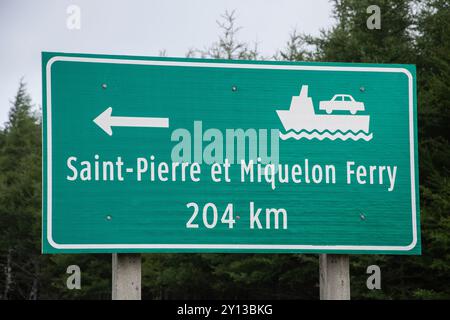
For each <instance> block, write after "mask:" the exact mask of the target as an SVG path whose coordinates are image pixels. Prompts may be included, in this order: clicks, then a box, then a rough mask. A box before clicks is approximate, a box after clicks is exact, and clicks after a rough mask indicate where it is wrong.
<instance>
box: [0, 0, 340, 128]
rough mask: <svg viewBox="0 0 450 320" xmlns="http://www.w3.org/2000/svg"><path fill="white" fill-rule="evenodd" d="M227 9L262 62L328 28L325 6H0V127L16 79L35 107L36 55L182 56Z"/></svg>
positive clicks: (322, 1)
mask: <svg viewBox="0 0 450 320" xmlns="http://www.w3.org/2000/svg"><path fill="white" fill-rule="evenodd" d="M70 5H77V6H78V7H79V8H80V10H81V28H80V29H79V30H70V29H68V28H67V26H66V22H67V19H68V16H69V14H68V13H67V8H68V6H70ZM233 9H235V10H236V15H237V24H238V25H240V26H242V30H241V31H240V32H239V34H238V39H239V40H241V41H249V42H255V41H256V42H257V43H258V45H259V49H260V51H261V53H262V54H263V55H264V56H267V57H270V56H272V55H273V54H274V53H275V52H276V51H277V50H279V49H281V48H283V47H284V45H285V43H286V41H287V40H288V35H289V33H290V32H291V31H292V30H293V29H297V30H298V31H300V32H305V33H309V34H314V35H317V34H318V33H319V31H320V29H326V28H329V27H331V25H332V24H333V19H332V17H331V10H332V6H331V3H329V1H328V0H301V1H300V0H264V1H262V0H120V1H118V0H116V1H111V0H109V1H108V0H72V1H66V0H40V1H35V0H0V126H3V124H4V122H5V121H6V120H7V116H8V110H9V108H10V102H9V101H10V100H12V99H13V97H14V95H15V93H16V90H17V86H18V83H19V80H20V78H21V77H22V76H23V77H24V79H25V82H27V84H28V90H29V92H30V94H31V96H32V99H33V102H34V103H35V104H38V105H41V104H42V101H41V99H42V94H41V90H42V89H41V88H42V87H41V61H40V57H41V51H56V52H79V53H103V54H117V55H144V56H157V55H159V52H160V51H161V50H166V54H167V56H174V57H184V56H185V54H186V52H187V51H188V50H189V49H190V48H204V47H206V46H208V45H209V44H211V43H212V42H214V41H215V40H216V39H217V36H218V33H219V30H218V27H217V24H216V20H217V19H218V18H219V17H220V15H221V14H223V13H224V12H225V10H229V11H231V10H233Z"/></svg>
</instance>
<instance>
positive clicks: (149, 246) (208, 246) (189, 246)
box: [42, 56, 417, 251]
mask: <svg viewBox="0 0 450 320" xmlns="http://www.w3.org/2000/svg"><path fill="white" fill-rule="evenodd" d="M57 61H69V62H91V63H111V64H133V65H154V66H177V67H201V68H211V67H212V68H234V69H277V70H315V71H357V72H397V73H403V74H405V75H406V76H407V77H408V90H409V92H408V97H409V137H410V166H411V208H412V228H413V230H412V234H413V239H412V242H411V243H410V244H409V245H407V246H351V245H336V246H334V245H318V246H316V245H273V244H59V243H56V242H55V241H54V240H53V236H52V101H51V97H52V93H51V68H52V65H53V64H54V63H55V62H57ZM45 89H46V100H47V101H46V102H47V104H46V108H47V109H46V111H47V113H46V114H47V121H46V125H47V127H46V128H47V150H46V152H47V241H48V243H49V244H50V245H51V246H52V247H53V248H55V249H61V250H63V249H73V250H77V249H80V250H83V249H92V250H95V249H110V250H114V249H118V250H120V249H130V250H133V249H206V250H208V249H219V250H223V249H232V250H251V249H254V250H304V251H309V250H329V251H410V250H412V249H413V248H414V247H415V246H416V244H417V221H416V220H417V219H416V189H415V178H416V176H415V152H414V149H415V148H414V102H413V99H414V95H413V76H412V74H411V73H410V72H409V70H407V69H405V68H394V67H386V68H378V67H350V66H348V67H347V66H346V67H343V66H341V67H334V66H323V65H317V66H306V65H274V64H273V65H270V64H248V63H220V62H217V63H216V62H194V61H192V62H188V61H167V60H132V59H114V58H91V57H71V56H54V57H52V58H51V59H50V60H49V61H48V62H47V65H46V88H45ZM43 152H45V150H43ZM42 203H43V205H44V201H43V202H42Z"/></svg>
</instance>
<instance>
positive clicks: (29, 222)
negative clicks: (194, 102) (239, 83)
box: [0, 0, 450, 299]
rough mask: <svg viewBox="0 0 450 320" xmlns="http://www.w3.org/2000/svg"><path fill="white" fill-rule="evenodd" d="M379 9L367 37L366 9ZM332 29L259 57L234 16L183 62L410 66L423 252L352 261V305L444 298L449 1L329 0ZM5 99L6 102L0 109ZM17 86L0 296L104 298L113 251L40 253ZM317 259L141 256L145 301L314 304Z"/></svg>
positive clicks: (29, 133) (32, 166)
mask: <svg viewBox="0 0 450 320" xmlns="http://www.w3.org/2000/svg"><path fill="white" fill-rule="evenodd" d="M371 4H377V5H378V6H380V8H381V17H382V21H381V29H380V30H369V29H367V27H366V20H367V18H368V16H369V14H367V13H366V8H367V7H368V6H369V5H371ZM334 17H335V19H336V23H335V26H334V27H333V28H331V29H330V30H324V31H322V32H321V34H320V35H319V36H317V37H313V36H310V35H305V34H302V33H299V32H298V31H295V30H294V31H293V32H292V33H291V35H290V36H289V40H288V41H287V44H286V47H285V48H282V49H280V50H279V51H278V52H276V53H274V55H273V56H272V57H262V56H261V55H260V54H259V52H258V47H257V45H256V44H252V43H247V42H241V41H239V40H238V32H239V27H237V25H236V20H235V19H236V16H235V14H234V13H233V12H227V13H226V14H225V15H224V16H222V17H221V18H220V20H219V21H218V23H219V27H220V29H221V34H220V36H219V39H218V41H217V42H216V43H213V44H212V45H211V46H209V47H206V48H204V49H191V50H189V52H188V53H187V56H190V57H212V58H222V59H277V60H290V61H339V62H376V63H409V64H416V65H417V71H418V115H419V116H418V117H419V159H420V207H421V208H420V209H421V225H422V246H423V254H422V256H387V255H379V256H373V255H370V256H369V255H367V256H366V255H354V256H353V255H352V256H351V275H352V279H351V290H352V293H351V294H352V298H353V299H366V298H376V299H444V298H445V299H449V298H450V287H449V284H450V250H449V249H450V180H449V168H450V148H449V137H450V130H449V120H450V119H449V117H450V108H449V101H450V100H449V98H450V4H449V1H448V0H422V1H413V0H380V1H372V0H370V1H368V0H335V1H334ZM2 103H4V102H2ZM34 110H35V108H34V107H33V105H32V100H31V97H30V96H29V95H28V94H27V91H26V86H25V83H24V82H23V81H21V82H20V84H19V89H18V92H17V95H16V96H15V98H14V100H13V101H12V102H11V110H10V113H9V120H8V121H7V123H6V124H5V125H4V127H3V128H2V129H1V130H0V231H1V232H0V299H61V298H64V299H80V298H82V299H110V297H111V293H110V292H111V255H107V254H105V255H81V254H80V255H41V254H40V246H41V234H40V233H41V231H40V230H41V120H40V114H39V112H35V111H34ZM71 264H77V265H79V266H80V267H81V270H82V289H81V290H68V289H67V288H66V283H65V281H66V278H67V276H68V275H67V274H66V268H67V266H69V265H71ZM371 264H377V265H379V266H380V267H381V270H382V289H381V290H374V291H370V290H368V289H367V288H366V285H365V281H366V279H367V274H366V273H365V272H366V268H367V266H369V265H371ZM318 283H319V277H318V256H317V255H300V254H148V255H144V261H143V286H144V287H143V298H144V299H176V298H179V299H185V298H186V299H187V298H190V299H197V298H198V299H203V298H210V299H218V298H227V299H246V298H251V299H317V298H318V296H319V289H318Z"/></svg>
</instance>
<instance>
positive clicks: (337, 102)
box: [319, 94, 364, 114]
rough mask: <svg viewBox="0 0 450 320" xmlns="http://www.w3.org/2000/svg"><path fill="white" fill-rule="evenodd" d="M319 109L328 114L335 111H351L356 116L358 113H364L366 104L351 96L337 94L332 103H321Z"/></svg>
mask: <svg viewBox="0 0 450 320" xmlns="http://www.w3.org/2000/svg"><path fill="white" fill-rule="evenodd" d="M319 109H320V110H325V112H326V113H328V114H330V113H332V112H333V111H334V110H340V111H350V113H351V114H356V113H357V112H358V111H364V103H362V102H359V101H355V99H354V98H353V97H352V96H351V95H349V94H336V95H334V97H333V98H332V99H331V100H330V101H320V103H319Z"/></svg>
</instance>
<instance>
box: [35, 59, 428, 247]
mask: <svg viewBox="0 0 450 320" xmlns="http://www.w3.org/2000/svg"><path fill="white" fill-rule="evenodd" d="M42 73H43V93H44V95H43V100H44V104H43V105H44V108H43V124H44V126H43V143H44V150H43V154H44V162H43V183H44V188H43V190H44V192H43V222H44V223H43V252H45V253H60V252H311V253H313V252H317V253H325V252H329V253H332V252H333V253H389V254H420V252H421V247H420V226H419V196H418V165H417V164H418V159H417V129H416V124H417V112H416V84H415V67H414V66H411V65H379V64H344V63H287V62H253V61H252V62H250V61H221V60H199V59H171V58H147V57H130V56H104V55H85V54H61V53H43V54H42Z"/></svg>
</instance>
